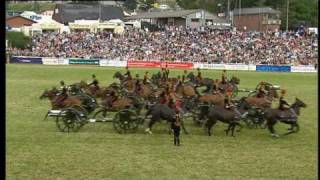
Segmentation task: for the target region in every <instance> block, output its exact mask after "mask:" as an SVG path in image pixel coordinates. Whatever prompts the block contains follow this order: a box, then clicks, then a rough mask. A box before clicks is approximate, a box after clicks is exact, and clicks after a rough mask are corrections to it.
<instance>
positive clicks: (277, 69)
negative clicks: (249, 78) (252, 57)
mask: <svg viewBox="0 0 320 180" xmlns="http://www.w3.org/2000/svg"><path fill="white" fill-rule="evenodd" d="M256 71H264V72H290V71H291V66H273V65H257V66H256Z"/></svg>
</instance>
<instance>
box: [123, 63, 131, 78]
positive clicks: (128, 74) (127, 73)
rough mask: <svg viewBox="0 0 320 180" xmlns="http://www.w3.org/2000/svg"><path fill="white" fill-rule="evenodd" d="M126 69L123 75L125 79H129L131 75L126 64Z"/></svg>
mask: <svg viewBox="0 0 320 180" xmlns="http://www.w3.org/2000/svg"><path fill="white" fill-rule="evenodd" d="M126 70H127V72H126V73H125V74H124V76H126V77H127V80H131V79H132V77H131V73H130V71H129V67H128V66H127V67H126Z"/></svg>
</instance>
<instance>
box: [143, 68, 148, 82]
mask: <svg viewBox="0 0 320 180" xmlns="http://www.w3.org/2000/svg"><path fill="white" fill-rule="evenodd" d="M148 74H149V72H148V71H146V73H145V74H144V77H143V84H147V83H148V81H149V80H148V79H149V77H148Z"/></svg>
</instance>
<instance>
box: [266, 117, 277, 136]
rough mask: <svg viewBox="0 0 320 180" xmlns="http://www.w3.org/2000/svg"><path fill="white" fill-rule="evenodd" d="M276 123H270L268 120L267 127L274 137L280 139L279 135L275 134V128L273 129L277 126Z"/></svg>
mask: <svg viewBox="0 0 320 180" xmlns="http://www.w3.org/2000/svg"><path fill="white" fill-rule="evenodd" d="M275 123H276V122H270V121H269V120H268V123H267V126H268V129H269V131H270V133H271V136H272V137H279V135H278V134H276V133H275V130H274V127H273V126H274V125H275Z"/></svg>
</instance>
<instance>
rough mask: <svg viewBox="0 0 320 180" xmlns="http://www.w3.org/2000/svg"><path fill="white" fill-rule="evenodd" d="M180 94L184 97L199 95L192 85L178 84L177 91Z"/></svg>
mask: <svg viewBox="0 0 320 180" xmlns="http://www.w3.org/2000/svg"><path fill="white" fill-rule="evenodd" d="M175 92H176V93H177V94H178V95H179V96H182V97H195V96H196V95H197V93H196V91H195V89H194V87H193V86H191V85H181V84H180V85H178V86H177V87H176V91H175Z"/></svg>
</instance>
